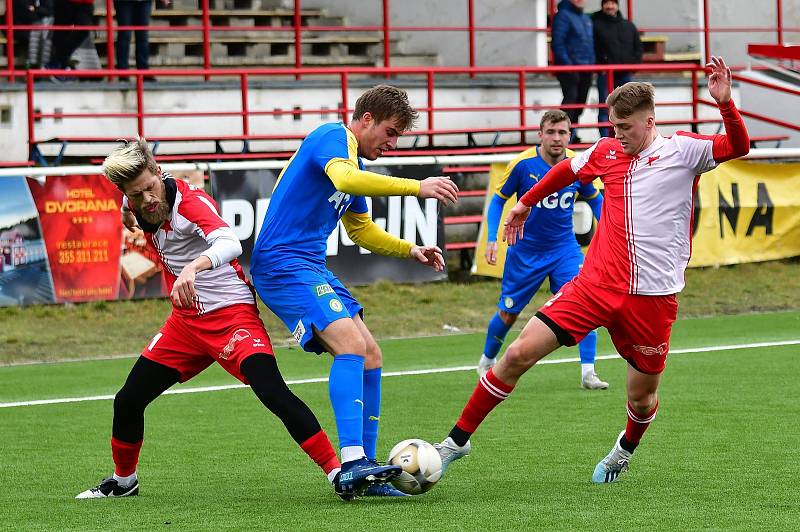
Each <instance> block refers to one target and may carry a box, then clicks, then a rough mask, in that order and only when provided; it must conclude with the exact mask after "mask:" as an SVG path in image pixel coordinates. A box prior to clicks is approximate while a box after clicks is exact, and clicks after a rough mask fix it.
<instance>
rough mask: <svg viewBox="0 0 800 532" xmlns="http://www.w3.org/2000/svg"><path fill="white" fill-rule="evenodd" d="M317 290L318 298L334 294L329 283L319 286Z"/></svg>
mask: <svg viewBox="0 0 800 532" xmlns="http://www.w3.org/2000/svg"><path fill="white" fill-rule="evenodd" d="M315 288H316V290H317V297H322V296H324V295H325V294H332V293H333V288H331V285H329V284H328V283H325V284H319V285H317V286H316V287H315Z"/></svg>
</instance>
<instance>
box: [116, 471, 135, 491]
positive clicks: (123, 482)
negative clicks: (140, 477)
mask: <svg viewBox="0 0 800 532" xmlns="http://www.w3.org/2000/svg"><path fill="white" fill-rule="evenodd" d="M114 480H116V481H117V484H119V486H120V487H121V488H127V487H130V486H133V484H134V483H135V482H136V471H134V472H133V473H132V474H130V475H128V476H127V477H121V476H119V475H117V474H116V473H114Z"/></svg>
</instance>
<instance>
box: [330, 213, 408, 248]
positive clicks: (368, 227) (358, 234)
mask: <svg viewBox="0 0 800 532" xmlns="http://www.w3.org/2000/svg"><path fill="white" fill-rule="evenodd" d="M342 223H343V224H344V228H345V230H346V231H347V236H349V237H350V240H352V241H353V242H355V244H356V245H358V246H361V247H362V248H364V249H368V250H370V251H371V252H373V253H377V254H379V255H386V256H388V257H398V258H407V257H409V256H410V255H411V248H413V247H414V244H413V243H412V242H409V241H407V240H403V239H402V238H397V237H396V236H394V235H393V234H391V233H387V232H386V231H384V230H383V229H381V228H380V226H378V224H376V223H375V222H373V221H372V218H370V217H369V213H366V212H364V213H357V212H353V211H350V210H348V211H345V213H344V216H342Z"/></svg>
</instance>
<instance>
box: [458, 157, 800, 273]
mask: <svg viewBox="0 0 800 532" xmlns="http://www.w3.org/2000/svg"><path fill="white" fill-rule="evenodd" d="M504 170H505V164H502V163H495V164H493V165H492V167H491V171H490V172H489V185H488V187H487V193H486V201H485V203H484V207H483V214H484V220H483V222H481V227H480V231H479V232H478V241H477V246H476V248H475V260H474V263H473V266H472V273H473V274H476V275H486V276H489V277H498V278H500V277H502V276H503V264H504V263H505V257H506V247H507V246H506V244H505V243H504V242H503V241H502V231H503V224H502V221H501V223H500V228H499V234H498V239H497V240H498V242H497V244H498V247H497V264H496V265H494V266H492V265H490V264H488V263H487V262H486V257H485V253H486V232H487V228H486V211H487V210H488V208H489V201H491V198H492V196H493V195H494V191H495V190H496V189H497V183H498V181H499V180H500V178H501V177H502V175H503V171H504ZM594 185H595V187H597V188H602V186H603V185H602V183H601V182H600V180H596V181H595V183H594ZM516 201H517V199H516V196H512V197H511V198H509V200H508V201H507V202H506V205H505V209H503V218H502V220H505V217H506V215H507V214H508V211H509V210H511V208H512V207H513V206H514V205H515V204H516ZM583 207H585V210H584V209H583ZM694 209H695V211H694V227H693V231H694V236H693V239H692V258H691V260H690V261H689V267H700V266H718V265H719V266H721V265H727V264H739V263H744V262H760V261H766V260H776V259H782V258H787V257H796V256H800V163H774V162H759V161H729V162H727V163H724V164H721V165H720V166H719V167H717V168H716V169H714V170H712V171H711V172H707V173H705V174H703V175H702V177H701V178H700V182H699V184H698V190H697V195H696V196H695V206H694ZM587 217H588V220H589V221H591V211H590V210H589V208H588V206H586V205H581V204H580V202H579V203H576V213H575V225H576V231H577V229H578V227H580V226H585V225H586V218H587ZM590 227H591V226H590Z"/></svg>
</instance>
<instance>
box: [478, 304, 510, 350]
mask: <svg viewBox="0 0 800 532" xmlns="http://www.w3.org/2000/svg"><path fill="white" fill-rule="evenodd" d="M509 329H511V326H509V325H506V324H505V322H503V320H502V319H500V314H499V313H497V312H495V314H494V316H492V319H491V320H489V327H488V328H487V330H486V345H484V346H483V354H484V355H486V356H487V358H494V357H496V356H497V353H498V352H499V351H500V348H501V347H502V346H503V342H504V341H505V339H506V335H507V334H508V330H509Z"/></svg>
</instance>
